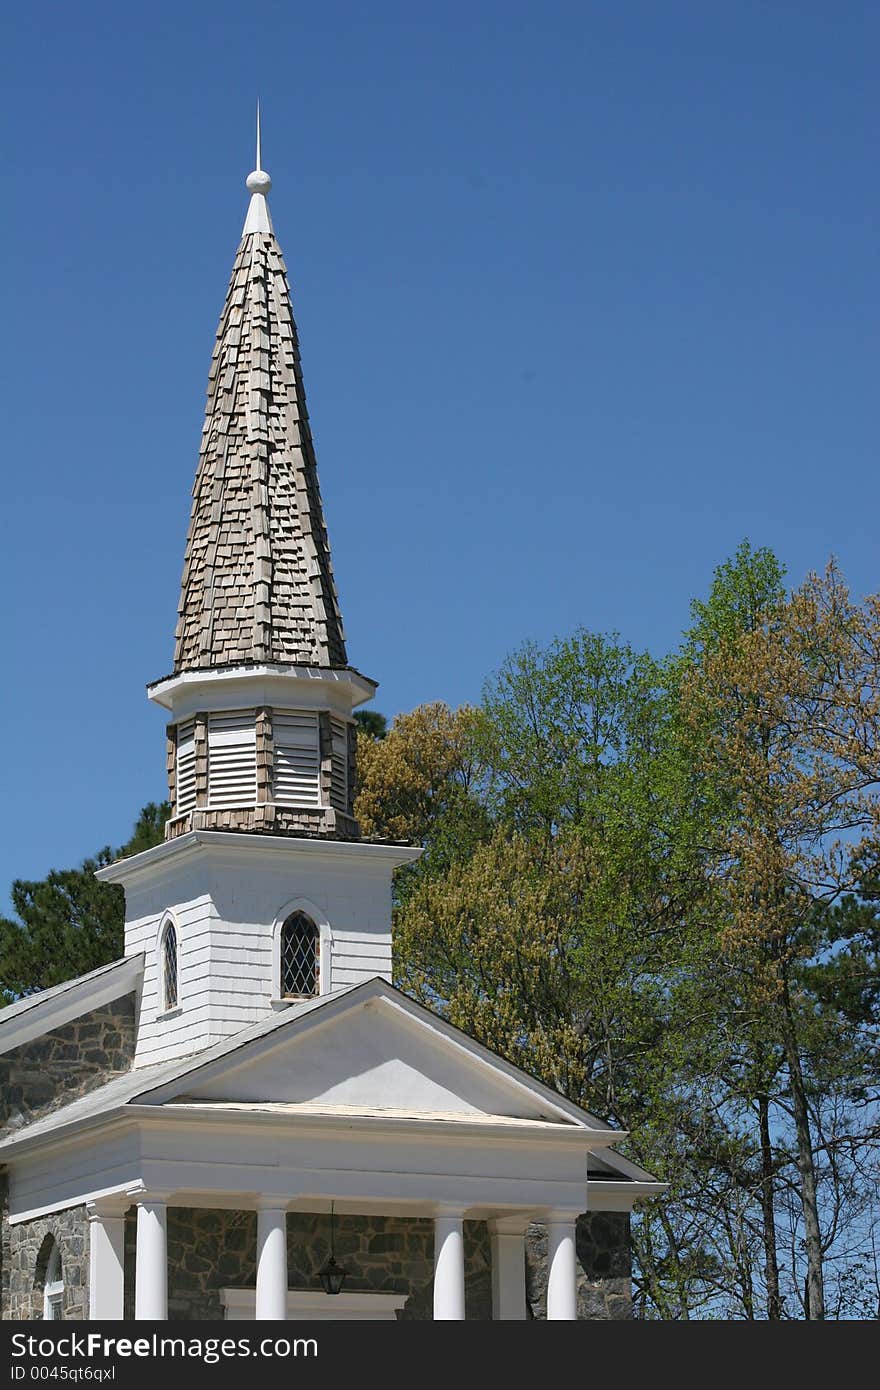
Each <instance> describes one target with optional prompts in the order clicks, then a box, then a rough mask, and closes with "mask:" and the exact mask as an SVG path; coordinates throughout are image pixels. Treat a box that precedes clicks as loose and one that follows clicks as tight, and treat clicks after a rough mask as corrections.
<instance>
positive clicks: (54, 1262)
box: [43, 1237, 64, 1322]
mask: <svg viewBox="0 0 880 1390" xmlns="http://www.w3.org/2000/svg"><path fill="white" fill-rule="evenodd" d="M63 1321H64V1263H63V1261H62V1259H61V1247H60V1245H59V1244H58V1241H57V1240H55V1238H54V1237H53V1238H52V1250H51V1253H50V1255H49V1259H48V1260H47V1262H46V1277H45V1279H44V1280H43V1322H63Z"/></svg>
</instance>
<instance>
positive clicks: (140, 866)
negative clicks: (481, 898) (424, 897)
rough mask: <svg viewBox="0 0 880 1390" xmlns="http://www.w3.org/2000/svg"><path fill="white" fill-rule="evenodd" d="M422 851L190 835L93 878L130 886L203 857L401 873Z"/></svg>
mask: <svg viewBox="0 0 880 1390" xmlns="http://www.w3.org/2000/svg"><path fill="white" fill-rule="evenodd" d="M421 853H422V850H421V848H420V847H419V846H418V845H382V844H371V843H369V842H362V841H360V840H317V839H315V840H310V839H306V838H304V837H303V838H300V837H298V836H294V835H255V834H248V833H246V832H236V831H230V830H190V831H188V832H187V833H186V834H185V835H179V836H178V837H177V839H175V840H166V841H165V843H164V844H161V845H155V846H154V847H153V848H152V849H145V850H142V851H141V853H140V854H133V855H131V856H130V858H128V859H117V860H116V862H115V863H114V864H107V865H106V866H105V867H104V868H102V869H98V870H96V873H95V877H96V878H99V879H101V881H102V882H104V883H128V882H131V881H132V880H135V879H137V878H141V877H145V876H151V875H152V874H153V873H154V872H155V870H156V869H157V868H159V867H160V866H162V867H165V866H167V865H168V864H169V863H170V862H171V861H173V860H175V859H185V858H189V857H193V856H195V855H199V854H214V855H216V854H222V855H223V858H224V859H225V860H226V861H227V862H231V861H235V862H247V863H252V862H253V861H254V860H260V859H262V860H268V859H274V860H277V859H282V858H290V857H291V856H293V855H297V856H299V857H300V858H302V859H319V860H325V861H326V860H328V859H330V860H335V861H336V862H337V863H342V864H345V863H349V864H351V865H352V866H358V867H360V868H364V867H365V866H368V865H377V866H378V865H386V866H390V867H391V868H393V869H394V868H398V867H399V866H400V865H402V864H411V863H413V861H414V860H416V859H418V858H419V856H420V855H421Z"/></svg>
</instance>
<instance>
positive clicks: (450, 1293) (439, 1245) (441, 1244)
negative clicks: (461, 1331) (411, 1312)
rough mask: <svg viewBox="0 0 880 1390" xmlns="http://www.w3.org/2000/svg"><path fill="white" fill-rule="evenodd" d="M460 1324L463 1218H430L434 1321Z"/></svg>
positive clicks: (446, 1214) (443, 1215)
mask: <svg viewBox="0 0 880 1390" xmlns="http://www.w3.org/2000/svg"><path fill="white" fill-rule="evenodd" d="M453 1319H457V1320H458V1321H464V1218H463V1216H462V1213H461V1212H460V1211H456V1212H445V1211H444V1212H439V1213H438V1215H437V1216H435V1217H434V1320H435V1322H437V1321H441V1320H446V1321H450V1320H453Z"/></svg>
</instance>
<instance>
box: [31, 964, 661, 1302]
mask: <svg viewBox="0 0 880 1390" xmlns="http://www.w3.org/2000/svg"><path fill="white" fill-rule="evenodd" d="M392 1097H393V1098H395V1099H396V1100H397V1101H398V1102H399V1104H396V1105H394V1104H390V1103H389V1101H390V1099H391V1098H392ZM624 1137H625V1136H624V1135H623V1134H622V1133H621V1132H620V1131H616V1130H609V1129H606V1128H605V1127H603V1126H601V1124H600V1123H599V1122H598V1121H597V1120H595V1119H594V1117H592V1116H590V1115H589V1114H588V1113H587V1112H585V1111H583V1110H581V1109H580V1108H579V1107H577V1106H574V1105H572V1104H570V1102H568V1101H566V1100H564V1099H563V1097H561V1096H559V1095H558V1094H557V1093H556V1092H553V1091H551V1090H550V1089H549V1088H546V1087H544V1086H542V1085H541V1083H539V1082H537V1081H533V1080H532V1079H531V1078H527V1077H524V1076H523V1074H522V1073H520V1072H518V1071H517V1070H516V1068H514V1067H512V1066H510V1065H509V1064H508V1063H506V1062H504V1061H502V1060H501V1059H500V1058H497V1057H495V1056H494V1055H493V1054H491V1053H489V1052H488V1051H487V1050H486V1049H483V1048H481V1047H480V1046H479V1044H477V1043H475V1042H474V1041H473V1040H472V1039H470V1038H468V1037H467V1036H466V1035H465V1034H462V1033H459V1032H458V1031H457V1030H456V1029H454V1028H452V1027H451V1026H450V1025H449V1024H447V1023H446V1022H445V1021H444V1020H442V1019H439V1018H437V1017H436V1016H435V1015H433V1014H431V1013H430V1012H429V1011H428V1010H425V1009H423V1008H422V1007H421V1006H420V1005H417V1004H415V1003H414V1002H413V1001H412V1000H410V999H407V998H406V997H405V996H403V995H401V994H400V993H399V992H398V991H397V990H395V989H394V988H393V987H392V986H390V985H389V984H387V983H386V982H385V981H384V980H381V979H378V978H377V979H373V980H370V981H367V982H365V983H363V984H361V985H359V986H357V987H355V988H352V989H348V990H345V991H342V992H340V994H339V995H336V996H327V997H325V998H323V999H321V1000H315V1001H314V1002H312V1003H311V1004H310V1005H308V1006H303V1007H302V1008H301V1009H299V1010H289V1011H287V1012H286V1013H282V1014H280V1015H276V1016H275V1017H273V1018H271V1019H270V1020H268V1021H266V1022H264V1023H262V1024H259V1025H256V1026H255V1027H253V1028H251V1029H249V1030H245V1033H243V1034H239V1035H237V1036H236V1037H234V1038H231V1039H227V1040H226V1041H224V1042H223V1043H221V1044H219V1045H217V1046H216V1047H215V1048H213V1049H209V1050H208V1052H207V1053H202V1054H199V1055H197V1056H196V1057H195V1058H188V1059H184V1060H183V1061H179V1062H175V1063H171V1064H165V1065H162V1066H158V1067H150V1068H142V1069H140V1070H138V1071H135V1072H132V1073H130V1074H129V1075H127V1076H124V1077H121V1078H119V1079H117V1080H116V1081H113V1082H110V1083H109V1084H108V1085H107V1086H105V1087H104V1088H102V1091H99V1092H95V1093H93V1094H92V1095H90V1096H88V1097H84V1098H83V1100H81V1101H79V1102H74V1103H73V1104H72V1105H70V1106H68V1107H66V1109H65V1112H63V1115H62V1116H60V1117H59V1116H49V1117H47V1118H46V1119H45V1120H43V1121H41V1122H39V1123H38V1124H36V1125H34V1126H31V1127H30V1129H29V1131H28V1132H27V1133H26V1134H24V1135H22V1137H21V1138H20V1139H19V1140H17V1141H15V1140H13V1141H7V1144H6V1145H5V1146H4V1148H5V1149H7V1150H9V1151H10V1152H9V1154H8V1157H9V1158H12V1159H14V1163H13V1164H12V1165H11V1172H12V1182H11V1185H10V1215H11V1219H12V1220H13V1221H15V1220H27V1219H32V1218H33V1217H34V1216H36V1215H38V1214H42V1213H45V1212H46V1211H48V1210H59V1209H62V1208H64V1207H68V1206H72V1205H79V1204H81V1203H83V1202H85V1203H86V1204H87V1209H88V1216H89V1285H90V1294H91V1297H90V1308H91V1310H92V1311H91V1314H90V1315H91V1316H92V1317H95V1318H107V1319H113V1318H120V1317H122V1316H123V1310H124V1307H125V1295H126V1288H125V1282H124V1281H125V1274H124V1269H125V1258H124V1229H125V1213H126V1211H128V1213H129V1221H130V1220H131V1211H132V1209H133V1210H134V1212H135V1213H136V1222H135V1229H136V1236H135V1245H136V1249H135V1260H134V1305H133V1306H134V1316H135V1317H136V1318H137V1319H140V1320H162V1319H165V1318H167V1317H168V1314H169V1288H170V1287H171V1285H172V1283H173V1280H174V1278H175V1274H176V1271H177V1270H178V1269H179V1268H180V1267H182V1266H184V1265H185V1264H186V1261H185V1259H182V1258H180V1257H176V1258H175V1259H174V1260H172V1261H171V1263H170V1264H169V1228H170V1226H171V1225H173V1223H174V1221H175V1219H177V1218H178V1217H179V1214H180V1211H181V1209H183V1210H185V1211H186V1212H189V1213H199V1212H204V1213H209V1212H214V1213H228V1214H236V1213H247V1214H248V1220H247V1232H248V1234H247V1237H246V1239H244V1238H240V1239H239V1238H237V1239H238V1244H239V1247H242V1246H243V1245H246V1246H247V1251H246V1252H245V1255H246V1258H243V1259H242V1263H241V1266H240V1267H241V1268H242V1269H243V1270H246V1271H247V1270H252V1274H251V1275H247V1276H246V1277H247V1278H248V1284H247V1285H245V1286H244V1288H243V1289H239V1290H237V1291H235V1290H233V1293H232V1294H230V1296H229V1302H228V1303H227V1304H226V1311H227V1316H229V1315H230V1312H229V1309H230V1308H233V1309H234V1310H235V1311H234V1313H233V1314H232V1315H234V1316H237V1317H244V1316H248V1315H249V1308H250V1307H251V1306H252V1307H253V1314H252V1315H253V1316H254V1317H256V1318H257V1319H260V1320H278V1319H283V1318H285V1317H287V1316H288V1305H289V1301H290V1298H291V1296H292V1294H293V1293H295V1294H297V1296H298V1298H299V1303H298V1304H297V1307H299V1308H300V1309H301V1308H302V1306H304V1304H303V1299H304V1300H305V1306H309V1305H311V1307H312V1309H313V1310H314V1305H315V1300H316V1297H317V1295H318V1294H319V1293H320V1292H321V1286H320V1283H319V1282H318V1280H317V1279H315V1278H313V1277H312V1278H310V1279H309V1280H308V1282H306V1281H304V1280H303V1277H302V1275H301V1274H298V1275H297V1276H296V1277H295V1278H294V1279H292V1278H291V1275H290V1270H289V1268H288V1247H289V1242H290V1240H291V1239H292V1237H293V1234H294V1228H295V1227H296V1226H297V1223H300V1224H302V1222H303V1221H304V1220H307V1218H308V1216H309V1214H321V1215H322V1218H323V1219H324V1220H325V1221H326V1218H327V1214H328V1213H329V1211H330V1207H331V1203H332V1204H333V1207H334V1209H335V1212H336V1213H337V1215H338V1217H339V1219H340V1221H341V1222H342V1223H343V1227H344V1224H345V1222H346V1221H347V1220H348V1219H349V1218H352V1219H356V1218H366V1217H372V1218H383V1219H388V1220H391V1219H393V1220H394V1221H396V1222H398V1224H399V1228H400V1229H401V1230H405V1229H406V1228H407V1223H410V1225H411V1226H413V1227H417V1228H418V1231H419V1233H420V1234H419V1240H420V1241H421V1244H420V1245H418V1252H419V1254H418V1258H416V1259H415V1260H414V1262H413V1267H412V1272H411V1275H410V1270H409V1269H408V1264H407V1256H408V1253H410V1252H411V1250H412V1249H413V1248H415V1246H416V1245H417V1244H418V1242H414V1241H412V1240H403V1239H401V1240H400V1241H399V1244H400V1245H401V1247H402V1248H401V1254H400V1258H399V1266H398V1267H397V1268H396V1270H395V1274H396V1276H397V1277H396V1280H392V1281H390V1282H391V1284H392V1287H391V1288H390V1289H389V1287H388V1283H389V1281H387V1280H386V1281H385V1283H384V1285H383V1286H382V1287H381V1288H376V1281H375V1279H374V1275H373V1274H370V1272H369V1271H368V1270H362V1271H361V1272H360V1275H359V1274H358V1270H357V1269H355V1270H354V1271H352V1276H353V1277H352V1278H351V1279H350V1280H349V1283H348V1285H347V1287H346V1294H349V1293H351V1294H354V1293H357V1294H358V1295H359V1297H360V1306H359V1311H356V1312H355V1313H353V1314H352V1315H353V1316H358V1317H363V1316H372V1313H371V1312H370V1307H371V1305H370V1294H371V1293H372V1292H373V1291H375V1292H376V1293H379V1292H383V1293H388V1292H398V1293H401V1294H404V1295H407V1296H408V1295H409V1294H411V1293H412V1292H413V1291H414V1290H416V1289H417V1287H423V1288H424V1289H425V1290H426V1291H427V1290H428V1288H429V1286H430V1285H431V1284H432V1285H433V1287H432V1292H431V1308H432V1313H433V1317H434V1318H435V1319H437V1320H447V1321H455V1320H462V1319H464V1317H465V1315H466V1311H467V1309H466V1296H465V1287H466V1254H465V1250H466V1237H467V1235H468V1234H469V1233H470V1235H471V1237H472V1236H473V1232H474V1231H479V1232H480V1235H481V1237H482V1238H484V1243H485V1245H486V1248H487V1250H488V1251H490V1252H491V1253H490V1256H489V1259H488V1264H489V1266H490V1268H491V1313H492V1316H493V1317H494V1318H497V1319H502V1320H508V1321H516V1320H521V1319H524V1318H525V1317H526V1289H525V1258H524V1237H525V1232H526V1229H527V1227H528V1226H529V1224H530V1223H533V1222H538V1223H541V1224H542V1225H544V1226H545V1227H546V1229H547V1239H548V1271H547V1317H548V1318H550V1319H554V1320H556V1319H562V1320H566V1319H573V1318H575V1317H576V1316H577V1306H578V1305H577V1278H578V1272H577V1260H576V1251H575V1239H576V1222H577V1218H578V1215H579V1214H580V1213H582V1212H584V1211H585V1210H587V1209H592V1210H606V1211H627V1210H629V1209H630V1208H631V1206H632V1204H633V1202H634V1201H636V1200H638V1198H640V1197H643V1196H646V1195H650V1194H651V1193H653V1192H655V1191H657V1185H656V1184H655V1183H653V1182H652V1181H651V1180H650V1179H649V1177H648V1175H647V1174H644V1173H642V1172H641V1170H639V1169H637V1168H635V1167H634V1166H633V1165H632V1164H629V1163H628V1162H627V1161H626V1160H624V1159H622V1158H621V1157H620V1156H619V1155H618V1154H616V1153H614V1152H613V1150H612V1147H611V1146H612V1145H613V1144H614V1143H616V1142H618V1141H620V1140H622V1139H623V1138H624ZM84 1175H89V1177H88V1178H86V1177H85V1176H84ZM233 1219H234V1218H233ZM475 1223H479V1225H476V1224H475ZM427 1231H430V1240H429V1241H428V1240H426V1239H425V1236H426V1233H427ZM240 1234H241V1233H240V1231H239V1236H240ZM314 1243H315V1245H316V1251H315V1258H316V1259H317V1258H318V1257H321V1258H323V1253H324V1251H325V1247H326V1231H325V1233H324V1236H323V1237H321V1238H320V1239H318V1238H317V1237H316V1238H315V1241H314ZM218 1250H219V1252H220V1254H221V1257H222V1251H223V1242H222V1239H221V1240H220V1243H219V1245H218ZM340 1263H342V1264H343V1266H345V1249H344V1248H343V1249H342V1252H341V1256H340ZM220 1268H221V1269H222V1259H221V1262H220ZM221 1277H227V1276H222V1275H221V1273H220V1269H218V1274H217V1278H218V1279H220V1278H221ZM251 1278H252V1279H253V1283H252V1285H251V1284H250V1279H251ZM371 1281H372V1282H371ZM248 1287H250V1288H252V1291H253V1301H252V1304H250V1303H249V1302H248V1298H249V1295H248V1294H247V1289H248ZM128 1292H129V1294H130V1290H129V1291H128ZM327 1302H328V1304H332V1297H328V1298H327ZM340 1306H344V1305H340ZM318 1307H319V1308H320V1301H318ZM376 1308H377V1310H378V1309H379V1304H376ZM382 1310H383V1311H384V1313H385V1314H387V1312H388V1308H387V1304H383V1305H382ZM393 1311H394V1312H395V1315H396V1310H393ZM295 1315H296V1316H302V1315H303V1314H302V1312H301V1311H300V1312H298V1313H296V1314H295ZM342 1315H343V1316H344V1315H345V1314H342ZM377 1315H381V1314H380V1313H379V1312H378V1311H377Z"/></svg>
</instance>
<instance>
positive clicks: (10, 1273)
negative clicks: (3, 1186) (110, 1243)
mask: <svg viewBox="0 0 880 1390" xmlns="http://www.w3.org/2000/svg"><path fill="white" fill-rule="evenodd" d="M88 1229H89V1222H88V1218H87V1216H86V1212H85V1208H84V1207H72V1208H71V1209H70V1210H69V1211H61V1212H57V1213H56V1214H54V1215H52V1216H44V1217H40V1218H39V1219H38V1220H36V1221H25V1222H22V1223H21V1224H20V1225H17V1226H10V1225H9V1223H8V1222H7V1219H6V1202H5V1193H4V1200H3V1216H2V1240H0V1317H2V1318H3V1319H4V1320H20V1321H31V1320H39V1319H41V1318H42V1316H43V1286H44V1284H45V1278H46V1267H47V1265H48V1263H49V1257H50V1255H51V1253H52V1248H53V1245H54V1244H55V1243H57V1245H58V1247H59V1250H60V1252H61V1273H62V1278H63V1281H64V1304H63V1311H64V1317H65V1319H67V1320H69V1321H71V1322H78V1321H80V1320H81V1319H84V1318H87V1317H88V1302H89V1262H88V1248H89V1237H88Z"/></svg>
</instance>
